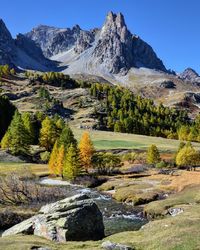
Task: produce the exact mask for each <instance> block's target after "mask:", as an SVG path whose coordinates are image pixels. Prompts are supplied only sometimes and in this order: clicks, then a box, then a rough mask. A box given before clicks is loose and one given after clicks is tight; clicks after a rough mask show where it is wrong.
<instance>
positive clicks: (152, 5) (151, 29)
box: [0, 0, 200, 73]
mask: <svg viewBox="0 0 200 250" xmlns="http://www.w3.org/2000/svg"><path fill="white" fill-rule="evenodd" d="M110 10H112V11H113V12H122V13H123V14H124V16H125V20H126V23H127V26H128V28H129V30H130V31H131V32H132V33H135V34H137V35H139V36H140V37H141V38H142V39H143V40H145V41H146V42H148V43H149V44H150V45H151V46H152V47H153V48H154V50H155V52H156V53H157V55H158V56H159V57H160V58H161V59H162V60H163V62H164V64H165V66H166V67H167V68H171V69H174V70H176V71H179V72H180V71H183V70H184V69H185V68H186V67H192V68H194V69H195V70H196V71H197V72H199V73H200V14H199V12H200V1H199V0H190V1H189V0H73V1H72V0H10V1H1V7H0V17H1V18H2V19H3V20H4V21H5V23H6V25H7V27H8V29H9V30H10V31H11V33H12V35H13V36H15V35H16V34H17V33H25V32H27V31H29V30H31V29H32V28H33V27H34V26H37V25H39V24H47V25H52V26H57V27H63V28H64V27H72V26H73V25H75V24H79V25H80V26H81V28H83V29H90V28H94V27H101V26H102V24H103V22H104V19H105V16H106V14H107V12H108V11H110Z"/></svg>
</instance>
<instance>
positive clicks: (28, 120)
mask: <svg viewBox="0 0 200 250" xmlns="http://www.w3.org/2000/svg"><path fill="white" fill-rule="evenodd" d="M22 120H23V123H24V127H25V129H26V130H27V133H28V135H29V136H28V137H29V138H28V140H29V144H33V143H34V137H35V130H34V126H33V121H32V116H31V114H30V112H24V113H23V114H22Z"/></svg>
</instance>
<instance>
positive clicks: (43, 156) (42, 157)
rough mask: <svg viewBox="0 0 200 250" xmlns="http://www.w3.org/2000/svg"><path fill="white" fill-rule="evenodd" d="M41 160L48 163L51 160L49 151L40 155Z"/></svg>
mask: <svg viewBox="0 0 200 250" xmlns="http://www.w3.org/2000/svg"><path fill="white" fill-rule="evenodd" d="M40 159H41V160H42V161H43V162H44V163H47V162H48V161H49V159H50V152H49V151H45V152H42V153H40Z"/></svg>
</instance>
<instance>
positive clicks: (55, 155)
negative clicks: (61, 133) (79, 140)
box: [48, 141, 58, 175]
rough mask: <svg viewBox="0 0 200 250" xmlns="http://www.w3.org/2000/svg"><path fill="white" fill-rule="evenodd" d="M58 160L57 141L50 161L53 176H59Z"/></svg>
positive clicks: (50, 171)
mask: <svg viewBox="0 0 200 250" xmlns="http://www.w3.org/2000/svg"><path fill="white" fill-rule="evenodd" d="M57 159H58V143H57V141H56V142H55V144H54V146H53V149H52V152H51V155H50V159H49V164H48V167H49V173H50V174H51V175H56V174H57Z"/></svg>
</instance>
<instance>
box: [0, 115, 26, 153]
mask: <svg viewBox="0 0 200 250" xmlns="http://www.w3.org/2000/svg"><path fill="white" fill-rule="evenodd" d="M2 144H3V147H5V146H7V147H8V148H9V149H10V150H11V152H12V153H13V154H20V153H26V152H27V151H28V150H29V135H28V133H27V130H26V128H25V126H24V124H23V121H22V118H21V115H20V113H19V112H18V111H15V114H14V117H13V120H12V122H11V124H10V126H9V128H8V133H6V135H5V137H4V138H3V140H2Z"/></svg>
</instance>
